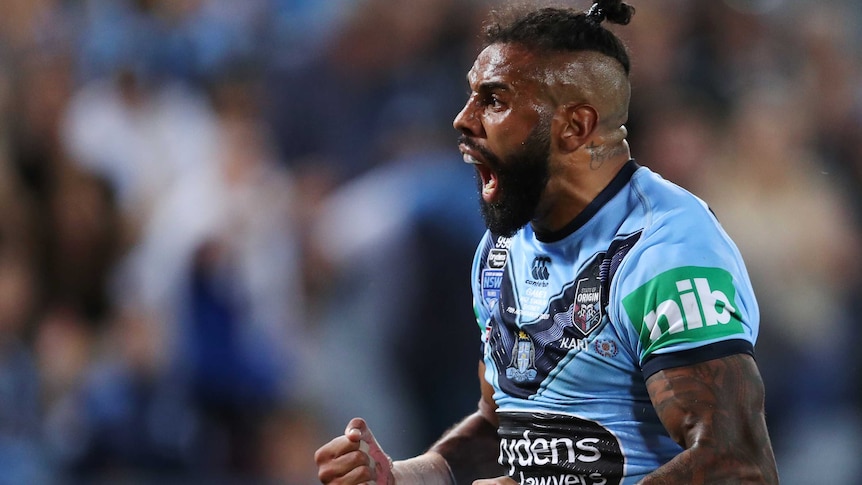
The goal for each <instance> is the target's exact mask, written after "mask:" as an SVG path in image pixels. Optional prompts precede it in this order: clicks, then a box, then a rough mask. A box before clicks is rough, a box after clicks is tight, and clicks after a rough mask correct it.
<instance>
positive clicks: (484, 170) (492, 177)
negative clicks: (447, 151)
mask: <svg viewBox="0 0 862 485" xmlns="http://www.w3.org/2000/svg"><path fill="white" fill-rule="evenodd" d="M461 151H462V153H463V154H464V162H465V163H469V164H471V165H473V166H474V167H476V173H477V174H479V178H480V180H481V181H482V200H484V201H485V202H492V201H493V200H494V199H495V198H496V196H497V192H498V190H497V174H496V173H495V172H494V171H493V170H491V168H490V167H488V165H486V164H484V163H483V162H482V161H481V160H479V159H478V158H476V155H474V154H473V153H472V152H470V151H469V150H468V149H466V148H465V147H463V146H462V147H461Z"/></svg>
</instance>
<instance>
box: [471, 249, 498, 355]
mask: <svg viewBox="0 0 862 485" xmlns="http://www.w3.org/2000/svg"><path fill="white" fill-rule="evenodd" d="M492 248H493V237H492V236H491V234H490V232H486V233H485V235H484V236H483V237H482V240H481V241H480V242H479V246H478V247H477V248H476V253H475V255H474V256H473V267H472V271H471V288H472V293H473V313H474V314H475V316H476V324H477V325H478V326H479V332H480V336H481V339H482V344H483V345H484V343H485V341H486V340H487V333H488V332H487V330H488V328H489V326H490V321H491V308H492V305H493V304H495V303H496V300H497V299H499V293H500V286H501V282H502V275H503V272H502V270H500V271H489V270H492V268H489V267H488V258H489V254H490V253H491V249H492ZM504 263H505V261H504ZM497 273H499V275H498V276H499V278H495V277H494V276H495V275H497Z"/></svg>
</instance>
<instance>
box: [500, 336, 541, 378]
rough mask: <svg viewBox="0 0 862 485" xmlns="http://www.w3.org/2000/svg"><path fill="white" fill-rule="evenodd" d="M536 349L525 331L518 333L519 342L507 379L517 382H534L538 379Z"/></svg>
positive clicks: (507, 371) (513, 351)
mask: <svg viewBox="0 0 862 485" xmlns="http://www.w3.org/2000/svg"><path fill="white" fill-rule="evenodd" d="M535 363H536V348H535V347H534V346H533V340H532V339H530V337H529V335H527V334H526V333H524V332H523V331H520V332H518V340H517V341H516V342H515V347H514V348H513V349H512V362H511V364H510V365H509V367H508V368H507V369H506V377H508V378H509V379H511V380H513V381H515V382H525V381H532V380H533V379H535V378H536V374H537V372H536V369H535Z"/></svg>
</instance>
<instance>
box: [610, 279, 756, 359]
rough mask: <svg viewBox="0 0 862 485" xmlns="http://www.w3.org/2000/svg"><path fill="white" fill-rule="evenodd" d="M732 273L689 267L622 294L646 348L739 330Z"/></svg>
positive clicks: (627, 311) (741, 328)
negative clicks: (627, 293) (624, 294)
mask: <svg viewBox="0 0 862 485" xmlns="http://www.w3.org/2000/svg"><path fill="white" fill-rule="evenodd" d="M735 299H736V289H735V287H734V286H733V278H732V277H731V275H730V273H728V272H727V271H725V270H722V269H719V268H701V267H694V266H688V267H683V268H677V269H674V270H670V271H666V272H664V273H662V274H660V275H658V276H656V277H655V278H653V279H652V280H650V281H649V282H647V283H646V284H645V285H643V286H641V287H640V288H638V289H637V290H635V291H633V292H632V293H631V294H629V295H628V296H626V297H625V298H623V306H624V307H625V309H626V313H627V314H628V316H629V318H630V319H631V321H632V323H633V324H634V325H635V326H636V327H637V328H638V329H639V333H640V336H641V342H642V343H643V344H644V347H648V348H649V349H650V351H653V350H655V349H658V348H661V347H663V346H665V345H669V344H672V343H674V342H679V341H681V340H684V341H705V340H711V339H716V338H721V337H726V336H729V335H735V334H741V333H743V327H742V323H741V315H740V314H739V312H738V310H737V308H736V305H735V303H734V301H735Z"/></svg>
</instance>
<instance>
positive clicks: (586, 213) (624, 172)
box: [535, 159, 640, 243]
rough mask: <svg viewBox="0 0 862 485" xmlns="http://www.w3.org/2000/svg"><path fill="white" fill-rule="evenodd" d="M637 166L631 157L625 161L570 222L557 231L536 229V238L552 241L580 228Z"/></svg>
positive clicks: (605, 202) (621, 186) (619, 187)
mask: <svg viewBox="0 0 862 485" xmlns="http://www.w3.org/2000/svg"><path fill="white" fill-rule="evenodd" d="M638 168H640V165H638V164H637V162H635V161H634V159H631V160H629V161H628V162H626V164H625V165H623V167H622V168H621V169H620V171H619V172H617V174H616V176H615V177H614V179H613V180H611V183H609V184H608V185H607V187H605V188H604V189H603V190H602V191H601V192H599V195H597V196H596V198H595V199H593V201H592V202H590V203H589V204H588V205H587V206H586V207H585V208H584V210H582V211H581V213H580V214H578V215H577V216H576V217H575V218H574V219H572V222H569V223H568V224H566V225H565V226H564V227H563V228H562V229H560V230H558V231H553V232H544V231H536V232H535V234H536V239H538V240H539V241H541V242H543V243H552V242H556V241H559V240H560V239H563V238H564V237H566V236H568V235H569V234H571V233H573V232H575V231H577V230H578V229H580V228H581V226H583V225H584V224H586V223H587V221H589V220H590V219H592V218H593V216H594V215H596V212H598V211H599V209H601V208H602V207H604V205H605V204H607V203H608V201H610V200H611V199H612V198H613V197H614V196H615V195H617V193H619V191H620V190H622V188H623V187H625V185H626V184H627V183H629V180H631V178H632V175H634V173H635V171H636V170H637V169H638Z"/></svg>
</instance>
